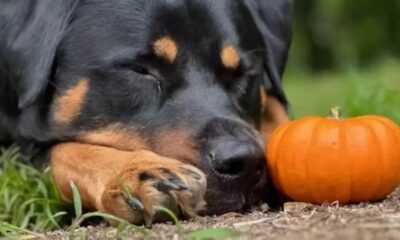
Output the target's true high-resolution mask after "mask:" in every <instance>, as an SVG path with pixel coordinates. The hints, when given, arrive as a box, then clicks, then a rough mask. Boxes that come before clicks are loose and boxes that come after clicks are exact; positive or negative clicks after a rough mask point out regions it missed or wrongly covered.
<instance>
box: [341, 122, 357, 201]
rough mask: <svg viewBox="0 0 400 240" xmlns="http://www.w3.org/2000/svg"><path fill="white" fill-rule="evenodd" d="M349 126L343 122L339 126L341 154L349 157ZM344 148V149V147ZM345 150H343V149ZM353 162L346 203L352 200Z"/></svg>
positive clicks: (351, 163) (351, 162) (349, 175)
mask: <svg viewBox="0 0 400 240" xmlns="http://www.w3.org/2000/svg"><path fill="white" fill-rule="evenodd" d="M347 125H348V123H347V121H341V122H340V125H339V138H340V139H339V144H340V145H339V149H340V150H341V151H340V152H341V153H342V154H343V156H348V155H349V148H348V146H347V144H348V142H347V137H348V136H347V130H346V126H347ZM342 146H343V147H342ZM342 148H343V149H342ZM353 168H354V166H353V161H350V174H348V175H347V176H348V179H349V180H348V183H349V185H350V187H349V189H348V195H347V200H346V202H348V201H350V200H351V199H352V196H351V195H352V192H353V177H352V176H353V171H354V170H353Z"/></svg>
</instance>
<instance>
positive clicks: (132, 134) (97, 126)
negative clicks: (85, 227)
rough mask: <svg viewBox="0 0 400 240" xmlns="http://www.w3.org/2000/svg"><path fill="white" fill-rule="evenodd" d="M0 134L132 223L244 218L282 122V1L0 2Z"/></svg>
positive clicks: (258, 196) (287, 14)
mask: <svg viewBox="0 0 400 240" xmlns="http://www.w3.org/2000/svg"><path fill="white" fill-rule="evenodd" d="M0 5H1V6H0V29H1V36H0V100H1V101H0V131H1V132H2V134H3V140H4V141H13V142H17V143H18V144H19V145H20V146H21V147H22V150H23V151H24V153H26V154H28V155H30V156H36V155H37V154H41V155H42V156H43V155H45V156H47V157H48V159H49V164H50V165H51V169H52V172H53V174H54V179H55V182H56V184H57V188H58V190H59V191H60V193H61V195H62V196H63V198H64V199H65V200H67V201H72V191H71V185H70V184H71V182H73V183H74V184H75V185H76V186H77V188H78V189H79V191H80V194H81V198H82V202H83V205H84V206H85V207H87V208H89V209H95V210H98V211H103V212H107V213H111V214H114V215H115V216H118V217H120V218H123V219H125V220H127V221H129V222H131V223H142V222H145V223H151V221H153V220H154V219H156V218H157V211H156V206H157V205H159V204H161V205H164V206H167V207H169V208H170V209H171V210H173V211H174V212H175V213H177V214H179V215H180V216H182V217H188V218H189V217H193V216H195V215H196V214H198V213H201V214H222V213H226V212H229V211H244V210H246V209H248V208H249V206H251V205H252V204H254V203H257V202H260V201H264V200H265V198H266V197H267V196H266V195H267V192H266V186H267V176H266V169H265V162H266V159H265V153H264V147H265V144H266V143H267V141H268V137H269V135H270V134H271V132H272V130H273V129H275V128H276V127H277V126H279V125H280V124H282V123H284V122H286V121H288V120H289V118H288V114H287V109H288V101H287V99H286V96H285V93H284V91H283V89H282V84H281V78H282V74H283V72H284V69H285V65H286V59H287V55H288V50H289V47H290V42H291V37H292V34H291V25H292V24H291V22H292V17H291V2H290V1H289V0H267V1H266V0H240V1H239V0H238V1H232V0H218V1H215V0H190V1H184V0H113V1H108V0H107V1H106V0H41V1H33V0H30V1H26V0H13V1H9V0H0Z"/></svg>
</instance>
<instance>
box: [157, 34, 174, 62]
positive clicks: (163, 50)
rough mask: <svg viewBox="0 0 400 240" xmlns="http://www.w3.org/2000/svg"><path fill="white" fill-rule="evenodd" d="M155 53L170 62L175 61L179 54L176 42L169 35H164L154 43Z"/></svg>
mask: <svg viewBox="0 0 400 240" xmlns="http://www.w3.org/2000/svg"><path fill="white" fill-rule="evenodd" d="M153 49H154V53H155V54H156V55H157V56H158V57H161V58H164V59H165V60H167V61H168V62H170V63H173V62H174V61H175V58H176V55H177V54H178V47H177V45H176V42H175V41H174V40H172V39H171V38H169V37H162V38H160V39H158V40H157V41H155V42H154V44H153Z"/></svg>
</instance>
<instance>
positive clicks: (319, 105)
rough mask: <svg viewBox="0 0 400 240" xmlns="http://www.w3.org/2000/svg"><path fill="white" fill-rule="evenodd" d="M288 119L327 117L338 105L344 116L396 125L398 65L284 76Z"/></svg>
mask: <svg viewBox="0 0 400 240" xmlns="http://www.w3.org/2000/svg"><path fill="white" fill-rule="evenodd" d="M284 88H285V91H286V93H287V95H288V98H289V101H290V103H291V116H292V117H293V118H299V117H302V116H306V115H321V116H324V115H326V116H327V115H328V114H329V110H330V109H331V108H332V107H335V106H341V108H342V110H343V113H344V115H345V116H348V117H350V116H357V115H365V114H379V115H384V116H386V117H389V118H391V119H392V120H394V121H396V122H397V123H400V111H399V110H398V109H399V107H400V62H399V61H395V60H388V61H386V62H384V63H381V64H377V66H375V67H374V68H371V69H367V70H362V71H361V70H357V69H351V68H349V69H347V70H346V71H342V72H338V73H325V74H318V75H312V74H309V73H302V72H290V73H288V74H286V76H285V81H284Z"/></svg>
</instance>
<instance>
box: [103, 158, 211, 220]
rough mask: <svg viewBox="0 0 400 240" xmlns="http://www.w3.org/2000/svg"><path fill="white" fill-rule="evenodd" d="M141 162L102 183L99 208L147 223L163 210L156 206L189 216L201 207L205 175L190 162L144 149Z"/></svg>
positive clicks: (126, 218) (160, 214) (205, 186)
mask: <svg viewBox="0 0 400 240" xmlns="http://www.w3.org/2000/svg"><path fill="white" fill-rule="evenodd" d="M143 154H144V156H143V162H142V163H141V164H140V165H138V164H137V161H135V163H133V164H132V166H126V169H125V170H124V171H122V172H121V173H119V174H117V173H116V177H115V178H114V179H113V180H112V181H111V182H109V183H108V184H107V185H106V188H105V190H104V192H103V194H102V196H101V200H100V201H101V206H102V207H101V209H102V210H103V211H105V212H108V213H111V214H113V215H115V216H118V217H121V218H123V219H125V220H127V221H129V222H131V223H135V224H139V223H143V222H144V223H145V224H146V225H149V224H151V222H153V221H158V220H162V218H163V216H165V215H164V214H162V213H160V212H157V209H156V206H157V205H162V206H164V207H167V208H169V209H170V210H172V211H173V212H174V213H175V214H177V215H183V216H185V217H193V216H195V215H196V213H197V212H198V211H199V210H201V209H203V208H204V207H205V201H204V194H205V192H206V188H207V181H206V177H205V175H204V174H203V172H201V171H200V170H199V169H197V168H196V167H194V166H191V165H187V164H183V163H182V162H179V161H177V160H174V159H169V158H165V157H161V156H159V155H156V154H153V153H149V152H145V153H143Z"/></svg>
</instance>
